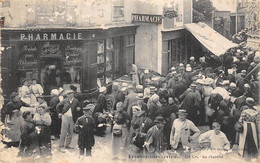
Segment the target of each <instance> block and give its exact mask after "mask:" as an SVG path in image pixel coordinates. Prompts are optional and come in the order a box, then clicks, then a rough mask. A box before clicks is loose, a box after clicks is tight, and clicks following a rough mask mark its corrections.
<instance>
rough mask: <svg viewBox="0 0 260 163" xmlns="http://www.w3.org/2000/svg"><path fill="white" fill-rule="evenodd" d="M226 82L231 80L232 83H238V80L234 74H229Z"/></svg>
mask: <svg viewBox="0 0 260 163" xmlns="http://www.w3.org/2000/svg"><path fill="white" fill-rule="evenodd" d="M226 80H229V82H230V83H232V82H233V83H236V78H235V76H234V75H232V74H228V75H227V77H226Z"/></svg>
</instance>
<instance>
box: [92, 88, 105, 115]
mask: <svg viewBox="0 0 260 163" xmlns="http://www.w3.org/2000/svg"><path fill="white" fill-rule="evenodd" d="M103 110H107V97H106V95H104V94H103V93H100V94H99V96H98V99H97V105H96V107H95V111H94V112H95V113H96V112H100V113H103Z"/></svg>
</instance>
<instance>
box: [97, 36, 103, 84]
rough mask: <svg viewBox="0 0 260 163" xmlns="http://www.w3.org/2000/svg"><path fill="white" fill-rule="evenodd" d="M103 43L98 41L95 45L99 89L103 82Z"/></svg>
mask: <svg viewBox="0 0 260 163" xmlns="http://www.w3.org/2000/svg"><path fill="white" fill-rule="evenodd" d="M104 46H105V42H104V41H103V40H102V41H99V42H98V44H97V84H98V86H99V87H101V86H103V85H104V82H105V78H104V76H105V66H104V64H105V51H104Z"/></svg>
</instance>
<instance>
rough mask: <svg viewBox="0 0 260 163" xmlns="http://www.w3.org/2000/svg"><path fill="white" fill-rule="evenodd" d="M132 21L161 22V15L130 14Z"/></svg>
mask: <svg viewBox="0 0 260 163" xmlns="http://www.w3.org/2000/svg"><path fill="white" fill-rule="evenodd" d="M132 23H155V24H162V16H161V15H148V14H132Z"/></svg>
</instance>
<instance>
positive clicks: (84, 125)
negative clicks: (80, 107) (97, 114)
mask: <svg viewBox="0 0 260 163" xmlns="http://www.w3.org/2000/svg"><path fill="white" fill-rule="evenodd" d="M76 131H78V132H79V138H78V146H79V148H80V149H82V148H87V149H89V148H90V147H93V146H94V144H95V138H94V133H95V121H94V119H93V118H92V117H87V116H85V115H83V116H81V117H79V119H78V120H77V122H76Z"/></svg>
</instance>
